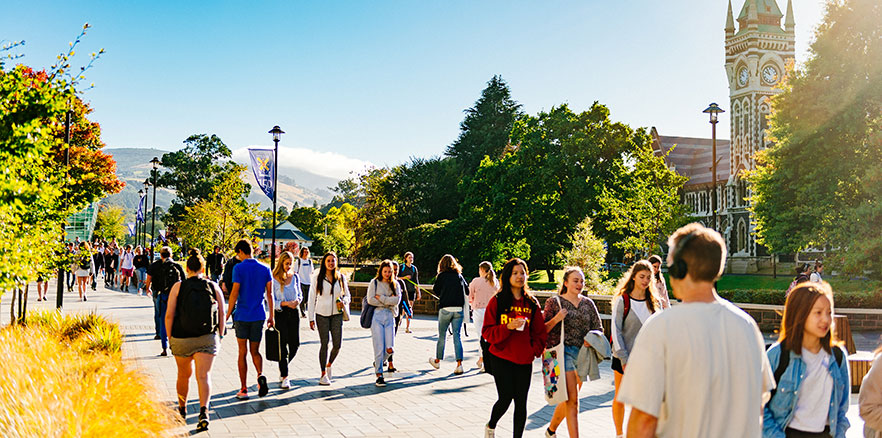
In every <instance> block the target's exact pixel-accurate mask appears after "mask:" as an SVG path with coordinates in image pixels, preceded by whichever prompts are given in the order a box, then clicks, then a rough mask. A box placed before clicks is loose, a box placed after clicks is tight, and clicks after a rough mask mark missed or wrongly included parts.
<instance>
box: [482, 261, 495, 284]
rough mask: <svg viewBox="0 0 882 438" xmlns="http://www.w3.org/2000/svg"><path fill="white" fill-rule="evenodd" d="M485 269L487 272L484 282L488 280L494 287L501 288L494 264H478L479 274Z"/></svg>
mask: <svg viewBox="0 0 882 438" xmlns="http://www.w3.org/2000/svg"><path fill="white" fill-rule="evenodd" d="M481 269H483V270H484V271H486V274H484V280H487V283H490V284H491V285H493V287H496V288H499V282H498V281H496V271H494V270H493V263H490V262H486V261H485V262H481V263H480V264H478V272H481V271H480V270H481Z"/></svg>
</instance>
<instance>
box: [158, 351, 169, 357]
mask: <svg viewBox="0 0 882 438" xmlns="http://www.w3.org/2000/svg"><path fill="white" fill-rule="evenodd" d="M159 355H160V356H162V357H165V356H168V350H162V353H159Z"/></svg>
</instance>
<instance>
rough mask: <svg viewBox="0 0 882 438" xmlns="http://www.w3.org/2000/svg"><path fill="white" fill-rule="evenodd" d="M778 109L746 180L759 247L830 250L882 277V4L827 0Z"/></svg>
mask: <svg viewBox="0 0 882 438" xmlns="http://www.w3.org/2000/svg"><path fill="white" fill-rule="evenodd" d="M772 103H773V114H772V117H771V125H770V132H771V136H772V138H773V139H774V141H775V143H774V145H773V146H771V147H769V148H768V149H766V150H764V151H762V152H760V153H759V154H757V157H756V158H757V169H756V170H755V171H754V172H752V173H751V174H750V176H749V179H750V182H751V184H752V186H751V188H752V193H753V195H752V202H751V204H752V210H753V214H754V218H755V220H756V233H757V237H758V241H759V242H760V243H762V244H764V245H766V246H767V247H768V248H769V249H770V250H771V251H772V252H778V253H787V252H795V251H799V250H801V249H805V248H807V247H816V248H828V249H830V248H833V249H836V254H835V256H834V257H833V262H834V264H835V265H838V266H837V267H838V268H840V269H841V270H842V271H844V272H846V273H853V274H858V273H862V272H864V271H865V270H872V271H873V272H874V275H875V276H877V277H878V276H882V270H880V269H878V268H877V267H876V266H877V265H878V261H879V259H880V258H882V236H880V234H879V232H878V230H879V229H880V228H882V203H880V201H882V131H880V129H879V127H880V126H882V4H880V3H879V2H878V1H875V0H844V1H834V2H828V3H827V11H826V15H825V17H824V20H823V22H822V23H821V24H820V26H818V29H817V31H816V33H815V41H814V42H813V43H812V45H811V47H810V55H809V60H808V61H807V62H806V63H805V65H803V66H800V67H797V68H795V69H794V70H793V71H791V72H790V73H789V74H788V77H787V82H786V83H785V84H784V86H783V92H782V93H781V94H779V95H777V96H775V97H774V98H773V99H772Z"/></svg>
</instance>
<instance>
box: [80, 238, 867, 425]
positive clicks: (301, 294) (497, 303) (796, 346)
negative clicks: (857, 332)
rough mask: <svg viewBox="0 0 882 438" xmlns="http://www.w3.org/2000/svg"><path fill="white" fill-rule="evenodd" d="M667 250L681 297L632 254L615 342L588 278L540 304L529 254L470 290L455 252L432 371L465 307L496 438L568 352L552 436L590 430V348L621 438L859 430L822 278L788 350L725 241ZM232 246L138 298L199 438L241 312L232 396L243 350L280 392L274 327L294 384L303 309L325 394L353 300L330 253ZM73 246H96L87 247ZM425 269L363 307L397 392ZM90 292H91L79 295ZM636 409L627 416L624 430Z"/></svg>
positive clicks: (796, 317)
mask: <svg viewBox="0 0 882 438" xmlns="http://www.w3.org/2000/svg"><path fill="white" fill-rule="evenodd" d="M668 246H669V248H670V251H669V254H668V258H667V267H668V274H669V277H670V292H672V293H673V297H674V298H676V299H677V300H679V302H678V303H676V304H675V305H671V299H670V296H669V289H668V284H666V282H665V280H664V277H663V276H662V275H661V271H660V268H661V262H662V260H661V258H660V257H657V256H652V257H650V258H649V259H647V260H641V261H638V262H636V263H634V264H633V265H632V266H631V267H630V269H629V270H628V271H627V272H626V273H625V274H624V275H623V277H622V278H621V280H620V281H619V284H618V285H617V287H616V288H615V294H614V297H613V301H612V321H611V328H612V330H611V331H612V333H609V334H604V333H603V328H602V325H601V317H600V314H599V312H598V310H597V307H596V306H595V303H594V302H593V301H592V300H591V299H590V298H589V297H587V296H585V295H584V294H583V293H582V291H583V289H584V283H585V278H584V274H583V273H582V271H581V270H580V269H579V268H572V267H569V268H566V269H565V271H564V276H563V281H562V284H561V285H560V289H559V291H558V293H557V294H555V295H553V296H552V297H550V298H548V299H547V300H546V301H545V304H544V306H542V305H540V303H539V301H538V300H537V298H536V297H535V296H534V295H533V293H531V291H530V290H529V287H528V285H527V279H528V276H529V270H528V267H527V263H526V262H524V261H523V260H520V259H517V258H515V259H511V260H509V261H508V262H507V263H506V264H505V265H504V266H503V267H502V270H501V272H500V273H499V275H498V276H497V274H496V271H495V270H494V269H493V266H492V264H490V263H489V262H482V263H481V264H480V265H479V267H478V268H479V273H480V275H479V276H478V277H476V278H474V279H473V280H472V281H471V282H467V281H466V280H465V278H463V275H462V267H461V266H460V265H459V263H458V262H457V261H456V259H455V258H454V257H453V256H452V255H449V254H448V255H445V256H443V257H442V258H441V260H440V262H439V264H438V269H437V277H436V279H435V282H434V285H433V293H434V295H436V298H437V299H438V309H439V310H438V339H437V343H436V351H435V354H434V355H433V356H432V357H430V358H429V364H430V365H431V367H432V368H434V369H439V368H440V367H441V366H442V360H443V359H444V357H445V355H444V350H445V347H446V341H447V337H448V331H449V332H450V334H449V335H450V336H452V338H453V347H454V360H455V361H456V366H455V368H454V371H453V372H454V374H462V373H463V371H464V370H463V365H462V361H463V346H462V339H461V330H462V329H463V328H464V326H465V325H466V324H467V323H468V322H469V321H468V319H469V314H470V313H471V315H472V319H473V322H474V329H475V331H476V332H477V333H480V338H481V348H480V350H479V352H478V354H479V359H478V362H477V364H476V365H477V366H478V367H479V368H480V369H481V370H485V371H487V372H488V373H490V374H492V376H493V379H494V383H495V388H496V392H497V400H496V402H495V403H494V404H493V405H492V406H488V415H489V420H488V422H487V424H486V425H485V436H486V437H493V436H494V435H495V429H496V426H497V424H498V422H499V420H500V418H501V417H502V416H503V415H504V414H505V412H506V411H507V410H508V409H509V408H510V406H511V404H512V402H513V403H514V416H513V431H514V434H513V435H514V436H515V437H520V436H522V434H523V432H524V428H525V423H526V418H527V397H528V394H529V390H530V383H531V380H532V373H533V362H534V360H535V359H536V358H537V357H540V356H541V355H542V354H543V351H546V349H550V348H553V347H554V346H556V345H559V344H562V345H563V360H562V361H561V362H562V364H563V370H564V373H565V375H566V379H565V380H566V387H565V392H566V398H565V401H564V402H561V403H559V404H557V406H556V407H555V410H554V414H553V417H552V419H551V422H550V424H549V425H548V427H547V429H546V430H545V436H546V437H554V436H556V431H557V430H558V428H559V427H560V426H561V424H562V423H563V422H564V421H565V422H566V425H567V430H568V432H569V436H579V424H578V415H579V395H578V393H579V390H580V388H581V386H582V384H583V382H584V381H585V380H586V379H588V380H593V379H596V378H598V377H599V374H598V373H597V370H596V368H597V364H596V360H595V359H592V356H591V354H590V353H589V354H586V352H595V353H596V357H597V358H600V359H603V358H604V357H610V356H611V359H612V365H611V367H612V369H613V370H614V385H615V396H614V399H613V403H612V409H611V414H612V418H613V422H614V425H615V429H616V434H617V435H618V436H619V437H621V436H625V432H627V436H628V437H652V436H660V437H708V436H720V437H730V436H731V437H758V436H764V437H831V438H832V437H835V438H840V437H844V436H845V431H846V430H847V429H848V428H849V425H850V424H849V421H848V419H847V418H846V413H847V411H848V405H849V393H850V387H851V384H850V380H849V367H848V358H847V354H846V353H845V352H844V350H843V349H842V347H841V346H840V342H838V341H837V340H836V339H835V336H834V331H833V308H834V307H833V292H832V290H831V288H830V286H829V284H827V283H825V282H823V281H822V280H821V279H820V269H822V267H820V268H816V270H815V272H816V273H817V280H818V281H810V280H814V278H811V279H809V281H801V282H798V283H797V284H795V285H794V286H793V287H792V288H791V289H790V290H789V292H788V295H787V298H786V303H785V306H784V313H783V318H782V323H781V329H780V331H779V333H778V340H777V342H775V343H773V344H772V345H771V346H768V347H767V346H766V345H765V344H764V339H763V336H762V334H761V333H760V331H759V328H758V327H757V325H756V323H755V322H754V320H753V319H752V318H751V317H750V316H749V315H747V314H746V313H745V312H744V311H742V310H740V309H738V308H737V307H735V306H734V305H732V304H731V303H729V302H728V301H725V300H723V299H722V298H720V297H719V296H718V295H717V294H716V290H715V282H716V281H717V280H718V279H719V278H720V276H721V275H722V272H723V268H724V266H725V263H726V260H725V258H726V248H725V243H724V241H723V239H722V237H721V236H720V235H719V234H718V233H717V232H715V231H713V230H711V229H708V228H705V227H703V226H701V225H699V224H690V225H687V226H685V227H683V228H681V229H679V230H677V231H676V232H675V233H674V234H673V235H672V236H671V237H670V238H669V241H668ZM117 247H118V245H117ZM139 249H140V248H135V249H134V251H133V250H132V249H131V248H130V247H126V248H124V249H121V250H120V251H121V254H123V255H122V256H121V257H119V259H120V261H119V262H116V259H111V262H113V263H112V265H113V264H115V263H118V265H119V268H120V273H121V275H122V276H123V278H126V277H128V278H131V275H132V272H133V271H134V272H137V271H138V270H139V269H142V268H143V261H141V262H140V263H139V259H138V258H137V257H138V256H139V255H141V253H140V251H139ZM234 250H235V254H236V255H235V257H233V258H231V259H230V260H225V259H224V258H223V256H222V255H220V253H219V251H218V249H217V248H215V251H214V253H213V254H211V256H210V257H209V259H208V260H206V259H205V258H203V257H202V255H201V254H200V253H199V251H198V250H191V253H190V255H189V257H188V259H187V260H186V263H185V266H186V270H184V269H182V268H181V266H180V265H179V264H178V263H177V262H175V261H174V260H173V259H172V255H171V251H170V250H169V249H168V248H163V249H162V250H161V251H160V259H159V260H157V261H155V262H154V263H152V264H150V265H149V266H148V267H146V269H145V271H146V275H145V276H144V282H143V289H144V290H145V291H146V292H147V293H148V294H150V295H152V296H153V297H154V300H155V302H156V305H155V316H156V326H157V328H156V331H157V333H156V334H157V337H158V338H159V339H160V340H161V346H162V353H161V354H162V355H167V349H168V348H170V349H171V353H172V355H173V356H174V357H175V360H176V363H177V366H178V380H177V392H178V403H179V409H180V414H181V415H182V416H186V409H185V406H186V401H187V386H188V382H189V379H190V377H191V376H192V375H193V373H194V367H195V375H196V381H197V384H198V387H199V406H200V413H199V419H198V424H197V428H198V429H201V430H204V429H207V428H208V421H209V418H208V407H209V399H210V393H211V382H210V369H211V366H212V362H213V360H214V357H215V356H216V355H217V352H218V349H219V346H220V339H221V338H222V337H223V336H224V335H225V321H226V320H229V319H232V321H233V328H234V331H235V336H236V338H237V347H238V370H239V378H240V389H239V392H238V393H237V394H236V397H237V398H239V399H247V398H248V397H249V392H248V391H249V385H248V362H249V361H248V359H249V357H250V359H251V360H250V362H251V363H252V365H253V366H254V368H255V372H256V376H257V379H256V380H257V388H258V396H261V397H263V396H265V395H266V394H267V393H268V392H269V386H268V383H267V378H266V376H265V374H264V370H263V357H262V356H261V353H260V344H261V341H262V338H263V335H264V329H265V328H269V327H272V328H274V329H275V330H277V331H278V333H279V344H280V357H279V361H278V366H279V376H280V377H279V378H280V385H279V387H280V388H282V389H289V388H290V387H291V384H290V362H291V360H292V359H293V358H294V357H295V356H296V354H297V351H298V349H299V346H300V319H301V318H302V317H304V316H306V317H307V318H308V321H309V328H310V330H317V331H318V335H319V341H320V348H319V353H318V354H319V357H318V360H319V372H320V377H319V384H320V385H331V384H332V383H333V372H332V369H333V364H334V360H335V359H336V358H337V356H338V354H339V352H340V350H341V347H342V338H343V336H342V333H343V322H344V321H347V320H349V318H350V317H351V315H350V312H349V304H350V302H351V299H352V297H351V294H350V291H349V286H348V282H347V279H346V276H345V275H343V274H342V273H341V272H340V269H339V260H338V259H337V256H336V254H335V253H333V252H329V253H327V254H324V255H323V256H322V258H321V261H320V262H319V264H318V268H317V269H316V268H315V267H314V266H313V263H312V261H311V259H310V257H309V251H308V249H307V248H303V249H302V250H301V251H299V254H297V255H295V254H294V253H293V252H288V251H284V252H282V253H281V255H280V257H279V259H278V262H277V264H276V266H275V268H274V269H273V270H272V271H271V270H270V269H269V268H268V267H267V266H266V265H264V264H262V263H259V262H258V261H257V260H255V259H254V258H253V257H252V247H251V244H250V242H248V241H246V240H243V241H240V242H239V243H238V244H237V245H236V246H235V248H234ZM74 251H75V252H76V253H82V255H85V254H96V252H94V250H92V249H91V248H90V246H89V244H88V243H86V242H83V243H80V244H79V247H78V248H74ZM108 251H110V254H113V255H115V249H114V248H113V247H111V246H110V245H107V246H103V247H102V252H104V253H107V252H108ZM127 254H132V255H131V257H130V256H128V255H127ZM103 262H104V264H103V265H101V266H102V268H103V269H104V271H103V272H104V274H105V276H106V275H108V274H107V272H108V268H110V269H111V271H110V272H111V277H110V278H111V280H108V281H113V279H112V273H113V272H114V271H113V270H115V268H116V266H112V267H109V266H108V265H107V263H106V262H107V259H104V260H103ZM97 266H98V265H97V264H96V263H95V259H94V258H93V257H91V256H90V257H89V259H88V260H87V259H86V258H85V257H83V258H82V261H80V262H78V263H77V264H76V265H75V267H74V268H75V269H73V271H74V273H75V276H76V277H77V281H78V284H80V283H82V284H85V283H84V282H87V281H88V278H89V276H92V275H98V272H99V269H102V268H98V267H97ZM81 274H82V275H81ZM206 274H207V275H206ZM418 275H419V274H418V270H417V268H416V266H414V265H413V254H411V253H407V254H406V255H405V257H404V264H403V265H402V266H399V265H398V264H397V263H396V262H393V261H391V260H384V261H383V262H382V263H381V264H380V266H379V269H378V270H377V272H376V276H375V277H374V278H373V279H372V280H371V281H370V282H369V284H368V288H367V294H366V299H365V302H364V304H365V305H366V306H369V307H370V308H371V309H370V311H371V312H372V315H371V317H370V320H369V321H368V323H367V324H368V325H367V326H369V327H370V330H371V339H372V343H373V354H372V361H373V365H372V368H371V369H372V370H373V372H374V374H375V375H376V382H375V383H376V385H377V386H379V387H382V386H385V385H386V382H385V378H384V373H388V372H395V371H397V370H396V369H395V367H394V365H393V354H394V351H395V337H396V335H397V331H398V326H399V325H400V322H401V320H402V319H405V320H406V321H407V327H406V329H405V330H406V331H408V332H409V325H410V318H411V317H412V314H413V311H412V309H413V305H414V301H415V300H419V299H420V297H421V294H422V293H423V292H424V291H422V290H420V288H419V282H418ZM80 278H86V280H84V281H83V282H80ZM218 281H220V285H219V284H218ZM120 284H121V285H125V284H126V280H124V279H121V280H120ZM133 286H134V283H133ZM121 287H125V286H121ZM139 287H141V285H140V284H139ZM81 289H82V288H81ZM81 293H82V294H83V295H82V296H83V299H85V298H86V297H85V292H84V291H83V292H81ZM427 293H428V292H427ZM226 295H228V296H229V299H228V303H229V304H228V305H225V300H224V297H225V296H226ZM304 303H306V304H305V312H304ZM368 310H369V309H367V307H366V308H364V309H363V310H362V312H363V313H364V312H366V311H368ZM302 312H303V313H302ZM362 325H363V326H365V321H362ZM607 339H608V340H607ZM604 343H605V347H604ZM604 350H606V352H604ZM880 367H882V366H876V365H875V364H874V366H873V368H872V369H871V371H870V373H869V374H868V375H867V377H866V379H865V382H864V387H863V388H862V391H861V395H860V403H861V409H860V411H861V416H862V417H863V418H864V419H865V420H866V425H865V429H866V431H867V432H866V433H867V436H877V435H876V430H882V371H880V370H879V368H880ZM626 407H630V417H629V421H628V423H627V424H625V422H624V419H625V410H626ZM878 436H880V437H882V434H879V435H878Z"/></svg>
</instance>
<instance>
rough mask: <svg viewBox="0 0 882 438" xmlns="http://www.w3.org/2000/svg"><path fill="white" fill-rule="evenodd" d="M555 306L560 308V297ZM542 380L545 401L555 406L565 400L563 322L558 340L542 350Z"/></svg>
mask: <svg viewBox="0 0 882 438" xmlns="http://www.w3.org/2000/svg"><path fill="white" fill-rule="evenodd" d="M554 298H555V299H556V300H557V307H558V308H560V309H562V308H563V307H561V305H560V298H559V297H558V296H555V297H554ZM542 381H543V383H544V384H545V387H544V390H545V401H546V402H548V404H549V405H551V406H555V405H557V404H558V403H563V402H565V401H567V376H566V372H565V371H564V322H563V321H561V322H560V342H558V343H557V345H555V346H554V347H551V348H546V349H545V351H543V352H542Z"/></svg>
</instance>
